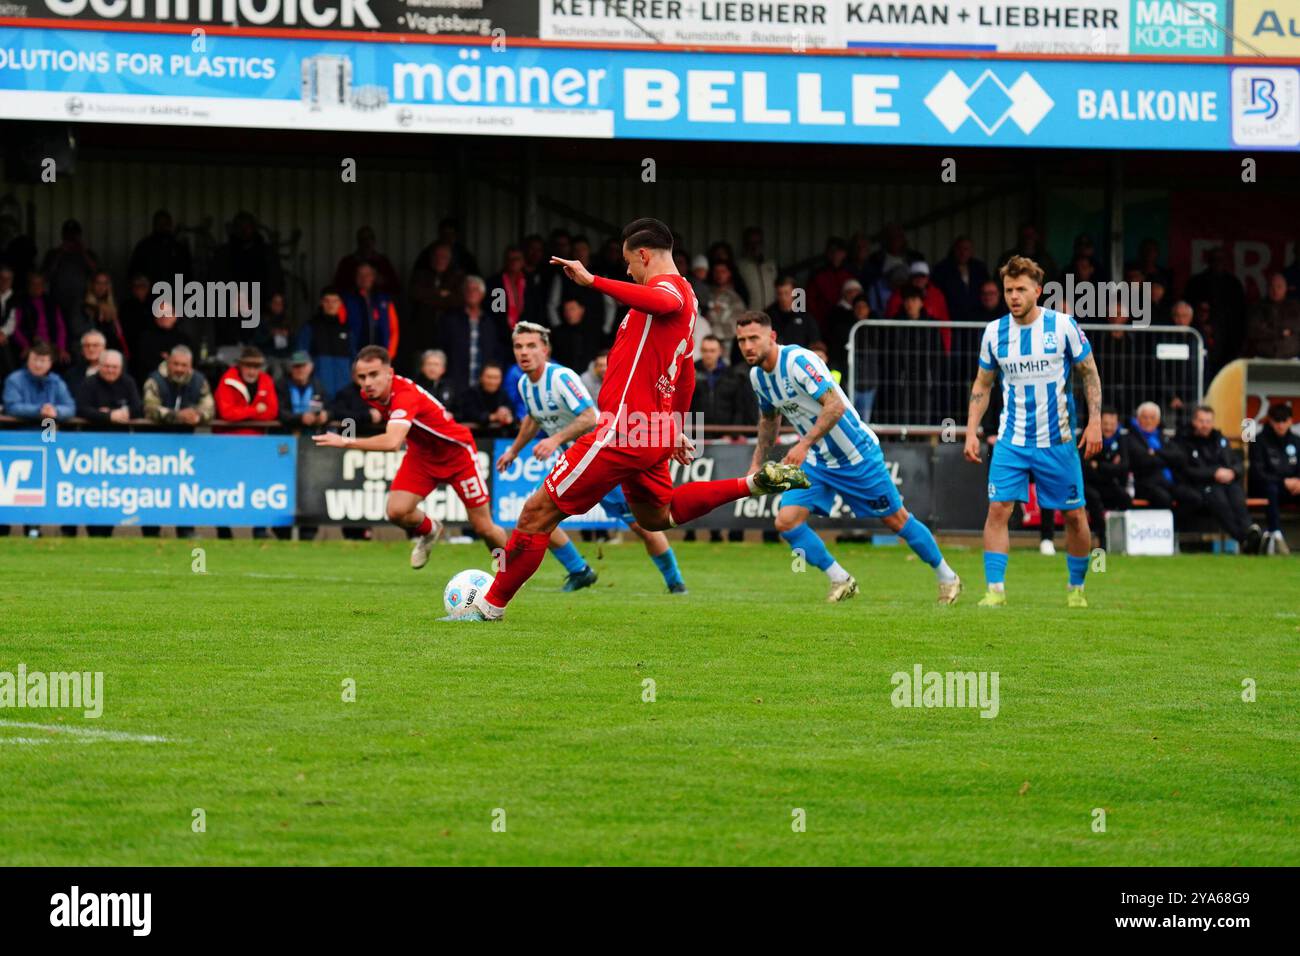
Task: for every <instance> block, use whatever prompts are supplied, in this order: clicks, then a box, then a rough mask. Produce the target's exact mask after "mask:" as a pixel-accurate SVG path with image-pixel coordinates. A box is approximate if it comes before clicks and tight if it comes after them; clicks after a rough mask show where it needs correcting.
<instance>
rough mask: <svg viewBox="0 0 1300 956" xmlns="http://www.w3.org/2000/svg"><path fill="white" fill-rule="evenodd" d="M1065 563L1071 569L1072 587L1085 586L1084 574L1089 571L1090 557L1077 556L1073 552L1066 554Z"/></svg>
mask: <svg viewBox="0 0 1300 956" xmlns="http://www.w3.org/2000/svg"><path fill="white" fill-rule="evenodd" d="M1065 565H1066V567H1068V568H1069V569H1070V587H1072V588H1081V587H1083V578H1084V575H1086V574H1087V573H1088V557H1087V556H1086V555H1085V556H1084V557H1082V558H1076V557H1075V556H1074V555H1072V554H1067V555H1066V556H1065Z"/></svg>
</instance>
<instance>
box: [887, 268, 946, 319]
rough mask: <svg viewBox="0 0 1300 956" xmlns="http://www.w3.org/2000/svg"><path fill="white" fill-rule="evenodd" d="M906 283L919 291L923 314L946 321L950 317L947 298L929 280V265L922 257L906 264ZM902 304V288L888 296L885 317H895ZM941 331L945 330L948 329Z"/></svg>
mask: <svg viewBox="0 0 1300 956" xmlns="http://www.w3.org/2000/svg"><path fill="white" fill-rule="evenodd" d="M908 276H909V278H908V284H909V285H912V286H914V287H915V288H917V289H919V290H920V291H921V301H922V302H923V303H924V304H925V314H926V315H927V316H929V317H930V318H931V319H937V320H938V321H940V322H947V321H949V319H950V318H951V315H950V314H949V312H948V300H947V299H945V298H944V297H943V293H942V292H940V291H939V289H938V287H937V286H935V285H934V283H932V282H931V281H930V266H929V264H928V263H927V262H926V261H925V260H924V259H918V260H917V261H916V262H913V263H912V264H911V265H910V266H908ZM902 306H903V290H901V289H900V290H898V291H896V292H894V293H893V295H891V296H890V297H889V302H887V303H886V304H885V317H886V318H889V319H892V318H895V317H897V315H898V313H899V312H900V311H901V310H902ZM943 331H945V332H947V331H949V330H948V329H944V330H943Z"/></svg>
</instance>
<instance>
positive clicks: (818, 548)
mask: <svg viewBox="0 0 1300 956" xmlns="http://www.w3.org/2000/svg"><path fill="white" fill-rule="evenodd" d="M807 521H808V509H807V508H801V507H799V506H798V505H783V506H782V507H781V510H780V511H778V512H777V513H776V530H777V531H778V532H780V534H781V537H782V538H784V539H785V541H786V543H787V544H789V545H790V548H791V550H795V551H799V552H800V553H802V554H803V556H804V560H805V561H807V562H808V563H809V564H811V565H812V566H813V567H814V568H817V569H818V570H820V571H825V572H826V576H827V577H828V578H830V580H831V587H830V591H828V592H827V594H826V601H827V603H829V604H834V603H836V602H837V601H847V600H848V599H849V598H851V597H853V595H855V594H857V593H858V582H857V581H855V580H854V579H853V575H851V574H849V572H848V571H846V570H844V568H843V567H841V566H840V563H839V562H838V561H836V560H835V558H834V557H832V556H831V553H830V551H829V550H828V549H827V547H826V542H825V541H823V540H822V537H821V535H819V534H818V533H817V532H816V531H814V530H813V529H812V528H810V527H808V524H807Z"/></svg>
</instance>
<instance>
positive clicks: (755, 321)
mask: <svg viewBox="0 0 1300 956" xmlns="http://www.w3.org/2000/svg"><path fill="white" fill-rule="evenodd" d="M742 325H761V326H763V328H765V329H770V328H771V327H772V317H771V316H770V315H768V314H767V313H766V312H759V311H758V310H757V309H755V310H754V311H752V312H742V313H741V316H740V318H738V319H737V320H736V328H740V327H741V326H742Z"/></svg>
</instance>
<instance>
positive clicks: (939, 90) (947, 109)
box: [925, 70, 1056, 136]
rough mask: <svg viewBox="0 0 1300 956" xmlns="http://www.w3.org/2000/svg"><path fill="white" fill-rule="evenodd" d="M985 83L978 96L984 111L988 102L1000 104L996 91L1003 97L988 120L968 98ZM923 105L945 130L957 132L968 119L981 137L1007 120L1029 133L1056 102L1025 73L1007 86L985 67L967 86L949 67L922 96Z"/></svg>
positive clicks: (987, 110) (993, 130) (988, 111)
mask: <svg viewBox="0 0 1300 956" xmlns="http://www.w3.org/2000/svg"><path fill="white" fill-rule="evenodd" d="M985 84H992V87H991V88H989V89H986V90H985V91H984V94H983V95H981V97H980V99H981V105H982V106H983V108H984V110H985V112H986V113H991V112H992V110H990V109H989V108H988V103H990V102H992V103H995V104H996V105H1001V102H1000V100H999V92H1000V93H1001V96H1002V97H1004V98H1005V100H1006V105H1005V107H1004V108H1003V109H1002V111H1001V112H1000V113H999V114H998V115H997V116H996V117H994V118H992V119H989V118H986V117H985V116H981V115H980V113H979V112H978V109H979V106H977V107H976V108H972V106H971V100H972V98H974V97H975V96H976V95H977V94H979V93H980V90H981V88H982V87H984V86H985ZM993 88H996V90H995V89H993ZM925 105H926V107H927V108H928V109H929V110H930V112H931V113H933V114H934V115H935V118H936V119H938V120H939V122H940V123H942V124H943V126H944V128H945V129H946V130H948V132H949V133H955V132H957V130H959V129H960V128H961V127H962V125H963V124H964V123H965V122H966V120H968V119H970V120H974V121H975V125H977V126H978V127H979V128H980V129H982V130H983V131H984V135H985V136H992V135H993V134H994V133H996V132H997V131H998V129H999V128H1000V127H1001V126H1002V124H1003V123H1005V122H1006V121H1007V120H1008V119H1009V120H1011V122H1013V123H1015V124H1016V126H1018V127H1019V128H1020V131H1021V132H1022V133H1025V134H1028V133H1032V132H1033V131H1034V129H1035V128H1036V127H1037V126H1038V124H1039V123H1041V122H1042V121H1043V117H1045V116H1046V115H1047V114H1048V113H1050V112H1051V110H1052V107H1053V106H1055V105H1056V103H1055V102H1054V101H1053V100H1052V98H1051V97H1050V96H1048V95H1047V91H1046V90H1044V89H1043V88H1042V87H1041V86H1040V85H1039V84H1038V82H1037V81H1036V80H1035V79H1034V78H1033V77H1032V76H1030V75H1029V74H1028V73H1021V74H1020V76H1019V77H1018V78H1017V79H1016V81H1015V82H1014V83H1012V84H1011V86H1009V87H1008V86H1007V85H1006V84H1004V83H1003V82H1002V80H1001V79H999V78H998V76H997V74H995V73H994V72H993V71H992V70H985V71H984V72H983V73H981V74H980V76H979V79H977V80H976V81H975V83H974V84H973V85H971V86H967V85H966V84H965V83H964V82H963V81H962V79H961V77H959V76H958V75H957V74H956V73H955V72H953V71H952V70H949V71H948V72H947V73H945V74H944V75H943V78H942V79H941V80H939V82H938V83H936V84H935V86H934V89H932V90H931V91H930V92H929V94H928V95H927V96H926V97H925ZM995 108H996V106H995Z"/></svg>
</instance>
